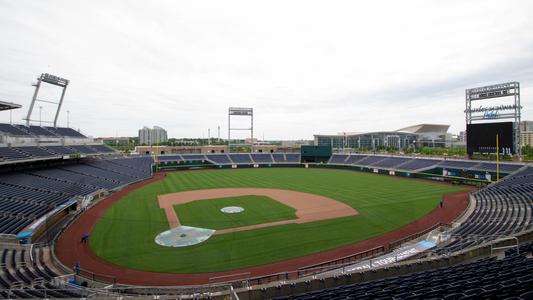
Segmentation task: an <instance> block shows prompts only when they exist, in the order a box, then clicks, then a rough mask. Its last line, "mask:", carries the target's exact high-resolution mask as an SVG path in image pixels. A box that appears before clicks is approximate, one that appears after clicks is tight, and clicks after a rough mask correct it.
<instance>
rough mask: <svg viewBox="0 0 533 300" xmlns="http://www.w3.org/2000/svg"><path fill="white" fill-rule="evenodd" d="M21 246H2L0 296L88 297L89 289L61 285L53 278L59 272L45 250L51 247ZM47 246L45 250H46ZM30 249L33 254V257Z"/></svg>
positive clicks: (6, 297) (11, 297)
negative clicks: (47, 258) (47, 257)
mask: <svg viewBox="0 0 533 300" xmlns="http://www.w3.org/2000/svg"><path fill="white" fill-rule="evenodd" d="M31 249H32V250H30V248H20V249H2V250H0V251H1V252H0V254H1V255H2V264H1V266H2V267H1V269H2V272H1V273H0V289H2V291H0V297H2V298H3V299H13V298H38V299H51V298H77V299H80V298H85V297H88V296H89V293H88V292H87V291H84V290H83V289H80V288H69V289H65V288H61V287H59V286H56V285H54V284H53V283H52V282H51V280H52V279H53V278H54V277H57V276H58V272H57V271H55V270H53V269H52V267H50V266H49V263H48V262H47V260H46V259H45V256H44V254H43V253H44V251H49V250H48V248H42V247H36V248H31ZM44 249H46V250H44ZM30 252H33V253H31V256H30ZM32 257H33V259H32Z"/></svg>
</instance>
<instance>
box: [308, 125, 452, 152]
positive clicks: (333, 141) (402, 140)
mask: <svg viewBox="0 0 533 300" xmlns="http://www.w3.org/2000/svg"><path fill="white" fill-rule="evenodd" d="M448 128H449V125H435V124H420V125H414V126H411V127H406V128H402V129H399V130H396V131H378V132H368V133H346V134H344V133H343V134H336V135H320V134H316V135H315V143H314V144H315V145H317V146H331V147H332V148H333V149H378V148H395V149H405V148H409V147H422V146H425V147H446V146H448V144H449V143H450V141H449V139H450V137H449V135H448V134H447V131H448Z"/></svg>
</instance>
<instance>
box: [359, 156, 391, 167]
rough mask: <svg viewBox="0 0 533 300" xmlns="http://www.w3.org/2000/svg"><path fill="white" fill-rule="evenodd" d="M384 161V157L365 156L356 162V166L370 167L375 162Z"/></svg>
mask: <svg viewBox="0 0 533 300" xmlns="http://www.w3.org/2000/svg"><path fill="white" fill-rule="evenodd" d="M384 159H386V157H384V156H367V157H365V158H363V159H361V160H359V161H357V162H356V164H357V165H361V166H372V164H375V163H377V162H380V161H382V160H384Z"/></svg>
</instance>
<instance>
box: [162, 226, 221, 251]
mask: <svg viewBox="0 0 533 300" xmlns="http://www.w3.org/2000/svg"><path fill="white" fill-rule="evenodd" d="M215 231H216V230H213V229H207V228H198V227H190V226H178V227H176V228H172V229H170V230H167V231H163V232H161V233H160V234H158V235H157V236H156V237H155V242H156V243H157V244H159V245H161V246H166V247H187V246H192V245H196V244H199V243H201V242H204V241H206V240H207V239H208V238H210V237H211V235H213V233H215Z"/></svg>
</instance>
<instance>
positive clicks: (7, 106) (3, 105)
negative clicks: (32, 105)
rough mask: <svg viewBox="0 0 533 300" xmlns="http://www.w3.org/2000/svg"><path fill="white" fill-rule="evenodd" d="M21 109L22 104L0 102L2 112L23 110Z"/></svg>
mask: <svg viewBox="0 0 533 300" xmlns="http://www.w3.org/2000/svg"><path fill="white" fill-rule="evenodd" d="M21 107H22V105H20V104H15V103H11V102H4V101H0V110H10V109H17V108H21Z"/></svg>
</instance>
